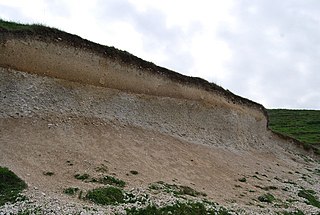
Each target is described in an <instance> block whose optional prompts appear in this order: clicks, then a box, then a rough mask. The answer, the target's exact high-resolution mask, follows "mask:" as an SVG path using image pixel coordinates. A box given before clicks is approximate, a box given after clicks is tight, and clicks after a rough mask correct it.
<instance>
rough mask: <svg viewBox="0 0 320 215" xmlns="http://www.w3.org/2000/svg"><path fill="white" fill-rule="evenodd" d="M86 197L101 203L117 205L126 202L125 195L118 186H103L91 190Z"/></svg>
mask: <svg viewBox="0 0 320 215" xmlns="http://www.w3.org/2000/svg"><path fill="white" fill-rule="evenodd" d="M85 199H88V200H90V201H92V202H94V203H97V204H101V205H116V204H119V203H124V202H125V195H124V192H123V191H122V190H121V189H119V188H117V187H102V188H96V189H93V190H89V191H88V193H87V194H86V196H85Z"/></svg>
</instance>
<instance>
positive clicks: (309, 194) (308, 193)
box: [298, 189, 320, 208]
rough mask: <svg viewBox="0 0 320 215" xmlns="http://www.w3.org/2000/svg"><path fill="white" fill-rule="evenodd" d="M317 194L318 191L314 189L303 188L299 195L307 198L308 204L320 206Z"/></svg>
mask: <svg viewBox="0 0 320 215" xmlns="http://www.w3.org/2000/svg"><path fill="white" fill-rule="evenodd" d="M315 194H316V192H315V191H313V190H305V189H302V190H300V191H299V193H298V196H300V197H302V198H305V199H306V200H307V201H306V203H307V204H309V205H312V206H315V207H318V208H320V202H319V200H318V198H317V197H316V196H315Z"/></svg>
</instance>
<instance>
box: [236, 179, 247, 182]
mask: <svg viewBox="0 0 320 215" xmlns="http://www.w3.org/2000/svg"><path fill="white" fill-rule="evenodd" d="M238 181H240V182H246V181H247V179H246V178H239V179H238Z"/></svg>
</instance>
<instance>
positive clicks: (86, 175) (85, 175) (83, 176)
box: [74, 173, 90, 181]
mask: <svg viewBox="0 0 320 215" xmlns="http://www.w3.org/2000/svg"><path fill="white" fill-rule="evenodd" d="M74 177H75V178H76V179H78V180H82V181H84V180H86V179H88V178H89V177H90V175H89V174H87V173H84V174H75V175H74Z"/></svg>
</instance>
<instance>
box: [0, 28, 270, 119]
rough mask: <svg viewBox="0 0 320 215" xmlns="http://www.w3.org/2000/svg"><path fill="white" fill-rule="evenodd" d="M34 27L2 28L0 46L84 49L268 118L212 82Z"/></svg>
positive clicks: (48, 29)
mask: <svg viewBox="0 0 320 215" xmlns="http://www.w3.org/2000/svg"><path fill="white" fill-rule="evenodd" d="M31 27H32V28H30V29H21V30H20V29H18V30H8V29H6V28H3V27H1V26H0V43H4V42H5V41H6V40H8V39H10V38H15V39H19V38H21V39H26V38H31V39H35V40H40V41H43V42H50V43H56V44H62V45H67V46H73V47H76V48H80V49H85V50H88V51H91V52H93V53H96V54H98V55H100V56H102V57H106V58H110V59H113V60H116V61H119V62H121V63H123V64H126V65H128V66H135V67H137V68H140V69H142V70H146V71H148V72H151V73H153V74H156V75H160V76H165V77H167V78H169V79H171V80H173V81H175V82H178V83H180V84H186V85H192V86H196V87H198V88H200V89H204V90H206V91H213V92H216V93H217V94H219V95H222V96H224V97H225V98H227V100H228V101H229V102H232V103H235V104H241V105H246V106H249V107H253V108H256V109H258V110H260V111H262V112H263V113H264V115H265V116H266V117H267V119H268V114H267V111H266V109H265V108H264V107H263V106H262V105H261V104H258V103H256V102H253V101H251V100H249V99H246V98H243V97H241V96H238V95H235V94H233V93H232V92H230V91H229V90H225V89H223V88H222V87H220V86H218V85H216V84H214V83H210V82H208V81H206V80H204V79H201V78H197V77H189V76H185V75H182V74H179V73H176V72H174V71H172V70H169V69H166V68H163V67H159V66H157V65H155V64H154V63H151V62H148V61H145V60H143V59H141V58H138V57H136V56H134V55H132V54H130V53H128V52H126V51H121V50H119V49H116V48H114V47H109V46H103V45H100V44H97V43H94V42H91V41H89V40H86V39H83V38H81V37H79V36H77V35H73V34H69V33H67V32H63V31H60V30H58V29H55V28H49V27H44V26H41V25H32V26H31Z"/></svg>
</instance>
